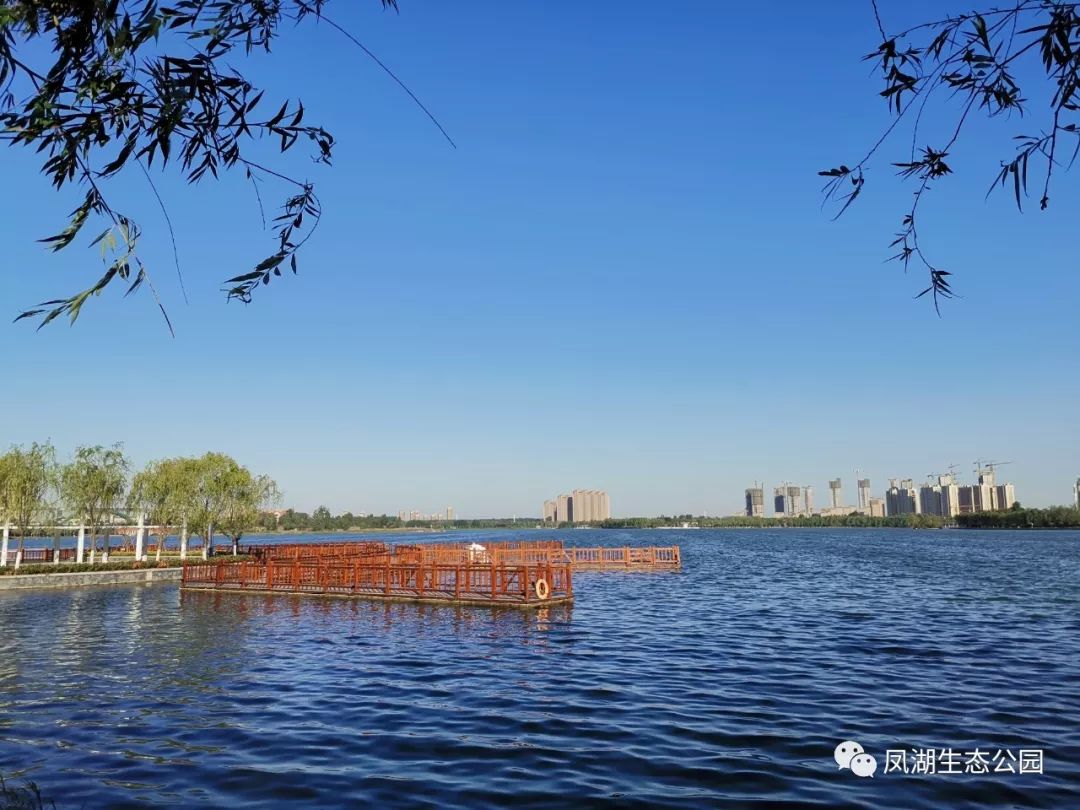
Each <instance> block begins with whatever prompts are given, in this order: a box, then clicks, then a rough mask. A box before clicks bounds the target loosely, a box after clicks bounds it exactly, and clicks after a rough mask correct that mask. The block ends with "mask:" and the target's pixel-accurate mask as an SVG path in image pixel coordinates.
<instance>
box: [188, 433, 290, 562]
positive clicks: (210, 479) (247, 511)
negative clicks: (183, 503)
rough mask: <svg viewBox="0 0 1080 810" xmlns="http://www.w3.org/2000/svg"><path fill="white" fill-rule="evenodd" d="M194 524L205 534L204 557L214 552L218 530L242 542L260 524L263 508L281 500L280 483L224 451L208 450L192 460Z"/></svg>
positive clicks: (236, 542) (234, 547)
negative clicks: (257, 474) (279, 498)
mask: <svg viewBox="0 0 1080 810" xmlns="http://www.w3.org/2000/svg"><path fill="white" fill-rule="evenodd" d="M191 463H192V465H193V481H194V493H195V498H194V509H193V517H192V519H193V522H194V525H197V526H199V527H200V529H201V532H202V536H203V559H207V558H208V557H209V556H210V554H211V553H212V546H213V538H214V531H215V530H220V531H222V532H224V533H225V534H227V535H228V536H229V537H230V538H231V539H232V541H233V549H234V553H235V549H236V548H237V546H238V545H239V542H240V538H241V537H242V536H243V534H244V533H245V532H247V531H248V530H250V529H251V528H253V527H254V526H256V525H257V523H258V519H259V512H260V509H264V508H269V506H270V505H271V504H272V503H273V502H274V501H275V500H276V499H277V497H278V490H277V484H275V483H274V481H273V480H272V479H270V478H268V477H267V476H255V475H252V473H251V471H250V470H248V469H247V468H246V467H242V466H241V465H240V464H239V463H237V461H236V460H235V459H233V458H232V457H230V456H227V455H225V454H224V453H206V454H205V455H203V456H201V457H200V458H197V459H192V460H191Z"/></svg>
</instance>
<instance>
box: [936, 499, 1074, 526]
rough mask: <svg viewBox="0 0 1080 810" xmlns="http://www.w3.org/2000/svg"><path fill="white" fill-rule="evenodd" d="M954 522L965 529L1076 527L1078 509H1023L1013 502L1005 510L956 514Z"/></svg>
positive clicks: (1065, 507)
mask: <svg viewBox="0 0 1080 810" xmlns="http://www.w3.org/2000/svg"><path fill="white" fill-rule="evenodd" d="M956 523H957V525H958V526H961V527H963V528H965V529H1078V528H1080V509H1077V508H1075V507H1072V506H1051V507H1048V508H1046V509H1024V508H1023V507H1021V506H1020V504H1015V505H1014V506H1013V508H1012V509H1009V510H1008V511H1005V512H973V513H972V514H970V515H957V516H956Z"/></svg>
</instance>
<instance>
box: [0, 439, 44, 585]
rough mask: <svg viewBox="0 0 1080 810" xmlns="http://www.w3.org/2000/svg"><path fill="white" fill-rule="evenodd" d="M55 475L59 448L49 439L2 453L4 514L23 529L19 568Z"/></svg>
mask: <svg viewBox="0 0 1080 810" xmlns="http://www.w3.org/2000/svg"><path fill="white" fill-rule="evenodd" d="M55 476H56V452H55V451H54V450H53V446H52V444H50V443H49V442H45V443H44V444H38V443H37V442H34V443H33V444H31V445H30V447H28V448H23V447H13V448H11V450H9V451H8V452H7V453H5V454H4V455H3V456H0V514H2V515H3V516H4V518H5V519H6V520H10V521H12V522H13V523H14V524H15V528H16V529H17V530H18V533H19V546H18V549H17V551H16V553H15V567H16V568H18V567H19V566H21V565H22V560H23V553H24V551H25V545H26V538H27V537H28V536H29V534H30V524H31V523H32V522H33V521H34V518H35V517H37V516H38V515H39V514H40V512H41V511H42V509H43V508H44V507H45V502H46V496H47V495H48V492H49V489H50V488H51V486H52V484H53V482H54V480H55ZM0 564H4V565H6V564H7V561H6V560H2V561H0Z"/></svg>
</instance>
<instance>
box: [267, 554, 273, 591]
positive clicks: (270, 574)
mask: <svg viewBox="0 0 1080 810" xmlns="http://www.w3.org/2000/svg"><path fill="white" fill-rule="evenodd" d="M266 590H268V591H272V590H274V558H273V557H271V556H270V555H269V554H268V555H267V556H266Z"/></svg>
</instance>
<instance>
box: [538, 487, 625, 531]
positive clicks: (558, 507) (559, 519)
mask: <svg viewBox="0 0 1080 810" xmlns="http://www.w3.org/2000/svg"><path fill="white" fill-rule="evenodd" d="M543 516H544V522H545V523H599V522H600V521H602V520H609V519H610V518H611V499H610V498H609V497H608V494H607V493H606V492H605V491H604V490H602V489H575V490H572V491H571V492H570V494H569V495H558V496H556V497H555V498H554V499H553V500H550V501H544V510H543Z"/></svg>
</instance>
